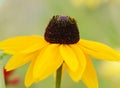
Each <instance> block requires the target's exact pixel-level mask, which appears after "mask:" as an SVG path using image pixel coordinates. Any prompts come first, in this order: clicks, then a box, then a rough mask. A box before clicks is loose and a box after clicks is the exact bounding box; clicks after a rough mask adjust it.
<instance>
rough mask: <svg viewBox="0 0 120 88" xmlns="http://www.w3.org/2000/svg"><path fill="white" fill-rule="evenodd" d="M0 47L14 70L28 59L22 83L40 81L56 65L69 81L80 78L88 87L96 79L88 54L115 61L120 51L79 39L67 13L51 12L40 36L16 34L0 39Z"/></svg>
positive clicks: (92, 87)
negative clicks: (65, 72) (66, 74)
mask: <svg viewBox="0 0 120 88" xmlns="http://www.w3.org/2000/svg"><path fill="white" fill-rule="evenodd" d="M0 49H2V50H4V52H5V53H8V54H12V55H13V56H12V57H11V58H10V59H9V61H8V63H7V64H6V66H5V68H6V69H7V71H10V70H14V69H16V68H18V67H21V66H23V65H24V64H26V63H29V62H30V66H29V68H28V70H27V73H26V77H25V86H26V87H29V86H31V84H32V83H34V82H39V81H42V80H43V79H45V78H47V77H48V76H49V75H51V74H53V73H54V72H56V71H57V70H58V69H59V68H60V67H62V69H65V70H67V72H68V74H69V75H70V77H71V78H72V80H73V81H75V82H78V81H79V80H82V81H83V82H84V83H85V84H86V86H87V87H88V88H98V79H97V75H96V71H95V69H94V66H93V64H92V62H91V60H90V58H89V57H90V56H92V57H94V58H96V59H101V60H110V61H119V60H120V54H119V53H118V52H117V51H115V50H113V49H112V48H110V47H109V46H107V45H105V44H102V43H99V42H95V41H90V40H84V39H80V36H79V31H78V27H77V24H76V21H75V20H74V19H73V18H70V17H69V16H53V18H52V20H51V21H50V22H49V24H48V26H47V28H46V31H45V34H44V37H42V36H35V35H33V36H18V37H13V38H9V39H6V40H3V41H1V42H0Z"/></svg>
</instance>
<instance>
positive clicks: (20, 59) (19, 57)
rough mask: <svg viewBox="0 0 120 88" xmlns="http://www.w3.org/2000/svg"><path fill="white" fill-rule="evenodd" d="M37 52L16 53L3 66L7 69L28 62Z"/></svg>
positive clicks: (34, 57)
mask: <svg viewBox="0 0 120 88" xmlns="http://www.w3.org/2000/svg"><path fill="white" fill-rule="evenodd" d="M38 53H39V52H34V53H32V54H26V55H24V54H21V53H18V54H16V55H13V56H12V57H11V58H10V59H9V61H8V62H7V64H6V66H5V68H6V69H7V71H10V70H13V69H16V68H18V67H20V66H22V65H24V64H26V63H28V62H29V61H31V60H32V59H36V56H37V55H38Z"/></svg>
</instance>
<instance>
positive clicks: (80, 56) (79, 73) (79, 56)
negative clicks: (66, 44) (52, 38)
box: [68, 45, 86, 82]
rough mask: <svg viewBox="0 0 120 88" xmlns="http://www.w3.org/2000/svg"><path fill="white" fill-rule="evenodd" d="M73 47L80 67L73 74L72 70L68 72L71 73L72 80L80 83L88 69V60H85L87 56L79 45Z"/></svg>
mask: <svg viewBox="0 0 120 88" xmlns="http://www.w3.org/2000/svg"><path fill="white" fill-rule="evenodd" d="M71 47H72V49H73V51H74V52H75V54H76V56H77V59H78V61H79V67H78V69H77V70H76V71H75V72H73V71H72V70H70V69H69V70H68V72H69V75H70V76H71V78H72V79H73V80H74V81H75V82H78V81H79V80H80V79H81V77H82V75H83V72H84V70H85V68H86V58H85V55H84V53H83V52H82V50H81V49H80V48H79V47H78V46H77V45H71Z"/></svg>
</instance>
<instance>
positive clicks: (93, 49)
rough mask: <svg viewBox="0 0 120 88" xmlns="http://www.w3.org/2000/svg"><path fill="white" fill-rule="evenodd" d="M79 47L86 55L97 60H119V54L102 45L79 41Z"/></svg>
mask: <svg viewBox="0 0 120 88" xmlns="http://www.w3.org/2000/svg"><path fill="white" fill-rule="evenodd" d="M79 47H81V49H82V50H83V51H84V52H85V53H86V54H88V55H91V56H93V57H95V58H98V59H102V60H111V61H115V60H116V61H118V60H120V54H119V52H117V51H115V50H113V49H112V48H110V47H109V46H107V45H105V44H102V43H98V42H94V41H88V40H82V39H81V40H80V42H79Z"/></svg>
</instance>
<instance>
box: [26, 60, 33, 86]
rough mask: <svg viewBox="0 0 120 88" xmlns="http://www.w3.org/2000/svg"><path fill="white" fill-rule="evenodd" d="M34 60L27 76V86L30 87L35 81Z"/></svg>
mask: <svg viewBox="0 0 120 88" xmlns="http://www.w3.org/2000/svg"><path fill="white" fill-rule="evenodd" d="M34 61H35V60H33V61H32V62H31V64H30V66H29V68H28V70H27V73H26V76H25V86H26V87H27V88H28V87H30V86H31V85H32V83H33V82H34V79H33V67H34Z"/></svg>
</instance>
